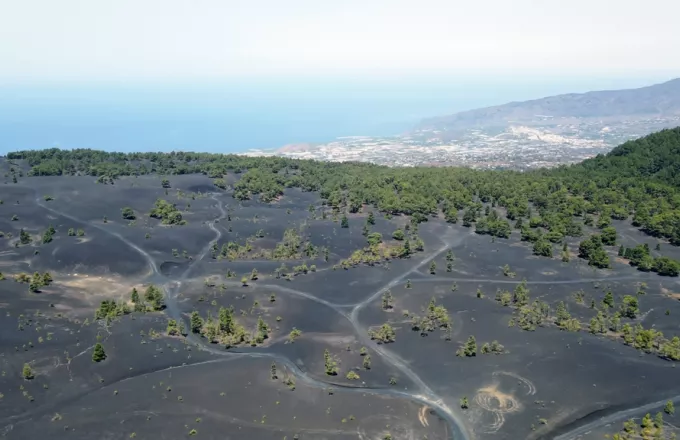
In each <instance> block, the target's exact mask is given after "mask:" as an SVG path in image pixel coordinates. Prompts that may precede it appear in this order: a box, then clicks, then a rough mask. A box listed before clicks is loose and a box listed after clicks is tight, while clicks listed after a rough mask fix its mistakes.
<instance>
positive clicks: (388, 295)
mask: <svg viewBox="0 0 680 440" xmlns="http://www.w3.org/2000/svg"><path fill="white" fill-rule="evenodd" d="M393 306H394V300H393V298H392V292H390V291H389V290H387V291H386V292H385V293H383V295H382V308H383V310H390V309H391V308H392V307H393Z"/></svg>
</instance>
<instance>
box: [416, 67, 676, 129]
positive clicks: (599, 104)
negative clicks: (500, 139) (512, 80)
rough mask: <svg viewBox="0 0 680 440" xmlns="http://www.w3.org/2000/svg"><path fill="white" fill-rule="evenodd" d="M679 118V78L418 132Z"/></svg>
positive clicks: (476, 113)
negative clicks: (647, 118)
mask: <svg viewBox="0 0 680 440" xmlns="http://www.w3.org/2000/svg"><path fill="white" fill-rule="evenodd" d="M678 115H680V78H675V79H671V80H669V81H666V82H663V83H659V84H654V85H650V86H645V87H640V88H636V89H620V90H600V91H590V92H585V93H568V94H562V95H555V96H548V97H544V98H539V99H534V100H529V101H513V102H509V103H506V104H502V105H497V106H491V107H483V108H478V109H473V110H467V111H463V112H459V113H454V114H451V115H445V116H438V117H432V118H427V119H424V120H423V121H421V122H420V124H418V125H417V126H416V130H457V129H470V128H488V127H502V126H508V125H510V124H528V125H552V124H555V123H556V122H558V121H559V122H568V121H569V120H578V119H603V120H611V121H621V120H626V119H629V118H631V119H632V118H639V117H641V116H647V117H649V116H659V117H665V116H678Z"/></svg>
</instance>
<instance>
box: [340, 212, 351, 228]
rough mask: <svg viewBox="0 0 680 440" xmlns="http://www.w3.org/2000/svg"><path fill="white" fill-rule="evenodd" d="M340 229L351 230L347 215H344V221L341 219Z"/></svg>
mask: <svg viewBox="0 0 680 440" xmlns="http://www.w3.org/2000/svg"><path fill="white" fill-rule="evenodd" d="M340 227H341V228H349V220H347V216H346V215H345V214H343V215H342V219H340Z"/></svg>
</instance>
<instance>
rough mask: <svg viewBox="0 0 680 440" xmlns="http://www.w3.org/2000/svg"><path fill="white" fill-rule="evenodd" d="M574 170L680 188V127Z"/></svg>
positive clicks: (641, 139) (619, 149) (625, 146)
mask: <svg viewBox="0 0 680 440" xmlns="http://www.w3.org/2000/svg"><path fill="white" fill-rule="evenodd" d="M574 168H577V169H578V168H582V169H585V170H589V171H593V172H597V173H600V172H606V173H610V174H613V175H616V176H617V177H636V178H652V179H654V180H657V181H659V182H661V183H666V184H668V185H672V186H675V187H676V188H680V127H676V128H673V129H668V130H662V131H660V132H657V133H652V134H650V135H648V136H645V137H643V138H640V139H636V140H633V141H628V142H626V143H624V144H622V145H619V146H618V147H616V148H614V149H613V150H612V151H611V152H610V153H608V154H606V155H599V156H597V157H595V158H593V159H588V160H585V161H583V162H582V163H580V164H578V165H576V166H575V167H574Z"/></svg>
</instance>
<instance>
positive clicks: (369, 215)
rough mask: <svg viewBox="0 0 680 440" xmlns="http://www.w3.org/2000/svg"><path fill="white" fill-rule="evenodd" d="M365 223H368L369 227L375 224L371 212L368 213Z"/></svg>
mask: <svg viewBox="0 0 680 440" xmlns="http://www.w3.org/2000/svg"><path fill="white" fill-rule="evenodd" d="M366 223H368V224H369V225H374V224H375V217H374V216H373V211H371V212H369V213H368V218H367V219H366Z"/></svg>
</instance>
